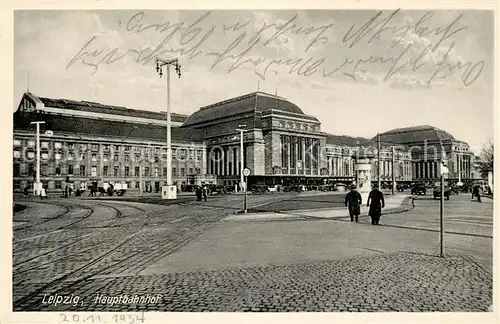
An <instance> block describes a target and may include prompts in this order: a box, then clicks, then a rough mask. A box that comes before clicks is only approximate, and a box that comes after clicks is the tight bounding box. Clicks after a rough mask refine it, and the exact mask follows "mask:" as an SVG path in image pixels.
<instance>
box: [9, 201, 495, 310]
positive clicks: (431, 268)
mask: <svg viewBox="0 0 500 324" xmlns="http://www.w3.org/2000/svg"><path fill="white" fill-rule="evenodd" d="M283 197H285V196H281V195H273V194H271V195H254V196H251V197H249V206H250V207H257V206H262V205H266V204H273V203H274V202H276V201H279V200H280V199H283ZM286 198H287V199H289V197H288V196H286ZM312 199H318V198H317V197H312ZM241 200H242V197H240V196H228V197H222V198H218V199H210V200H209V201H208V202H206V203H205V202H202V203H200V202H195V201H192V202H183V203H182V205H180V204H173V205H169V206H164V205H152V204H151V205H147V204H140V203H132V202H125V201H104V200H99V201H91V200H77V199H54V200H51V199H49V200H47V201H46V202H44V203H39V202H31V203H30V202H29V201H22V202H21V203H23V204H27V205H30V206H29V207H30V208H29V209H28V210H26V211H23V212H22V214H19V215H14V219H16V218H17V219H19V218H20V217H22V218H23V220H22V222H23V223H24V224H28V225H29V226H28V225H21V226H19V227H18V226H16V227H15V228H14V236H13V265H14V267H13V298H14V310H15V311H18V310H39V309H42V308H43V309H44V310H52V309H53V310H56V308H50V306H46V305H45V306H44V305H42V303H41V301H42V300H43V297H44V295H45V294H48V293H52V294H55V293H57V294H74V295H80V296H81V297H82V298H87V299H86V300H85V303H84V305H83V306H82V307H79V308H73V309H72V310H75V311H76V310H141V309H146V310H161V311H169V310H177V311H205V310H206V311H263V310H267V311H310V310H318V311H319V310H325V311H328V310H330V311H332V310H333V311H337V310H339V311H343V310H347V311H381V310H405V309H406V308H402V307H403V306H401V305H406V306H408V305H410V304H411V305H417V306H416V309H412V310H484V309H486V308H487V307H488V305H489V303H490V302H488V300H490V301H491V275H490V274H489V273H488V272H484V271H483V270H482V269H481V268H480V267H478V266H477V264H475V263H472V262H470V260H469V259H463V258H452V259H437V258H432V257H423V256H419V255H414V254H400V255H389V256H379V257H377V258H378V259H377V258H374V259H353V260H346V261H342V262H340V261H331V262H306V263H303V264H298V265H286V266H284V265H282V266H278V265H275V266H264V267H252V268H240V269H225V270H216V271H198V272H179V273H172V274H164V275H163V274H162V275H152V276H138V275H137V274H138V273H140V272H141V271H142V270H144V269H145V268H146V267H147V266H149V265H151V264H152V263H154V262H155V261H157V260H159V259H161V258H162V257H165V256H167V255H170V254H172V253H174V252H176V251H178V250H180V249H181V248H182V247H184V246H185V245H187V244H188V243H189V242H191V241H192V240H193V239H195V238H196V237H197V236H198V235H200V234H201V233H203V232H205V231H207V229H209V228H210V227H212V226H213V225H214V224H216V223H217V222H218V221H219V220H220V219H222V218H223V217H225V216H227V215H228V214H231V213H233V212H235V211H237V210H239V209H240V208H241ZM51 203H53V204H55V205H54V207H53V208H52V209H47V206H48V205H46V204H51ZM31 225H32V226H31ZM386 258H387V259H386ZM397 269H400V270H401V272H399V273H400V274H398V275H397V271H399V270H397ZM389 273H390V274H391V275H388V274H389ZM346 274H351V275H346ZM96 276H99V277H101V278H96ZM372 278H373V281H372ZM412 278H421V283H427V284H428V286H426V285H425V284H420V285H417V284H416V281H418V279H412ZM391 281H392V282H393V283H394V282H395V283H396V284H395V285H390V287H389V286H387V283H388V282H391ZM391 287H392V288H391ZM398 287H399V288H398ZM422 287H424V288H425V289H424V290H422V289H421V288H422ZM97 293H99V294H106V295H116V294H128V295H131V294H142V295H146V294H153V293H154V294H156V293H160V294H162V295H163V299H162V302H161V303H153V304H148V305H140V306H139V305H137V307H136V306H134V305H116V306H114V307H110V306H109V305H103V304H99V305H97V304H95V303H92V302H91V301H89V300H88V298H92V296H95V295H96V294H97ZM398 294H399V295H398ZM401 294H403V295H401ZM366 296H367V297H369V296H373V298H371V299H370V298H368V299H366V298H364V297H366ZM415 296H417V297H415ZM358 297H359V298H360V300H361V299H362V301H365V303H364V304H363V303H362V302H361V303H358ZM435 298H437V299H435ZM439 298H441V299H439ZM476 299H477V301H476ZM396 300H400V301H404V303H399V304H398V302H396ZM339 301H340V304H339ZM372 301H373V302H372ZM384 301H385V302H386V303H384ZM407 301H408V303H406V302H407ZM419 301H427V303H419ZM367 303H368V304H370V305H371V308H367V307H364V306H367V305H366V304H367ZM387 305H389V306H390V307H392V308H389V309H387V307H386V306H387ZM358 306H359V307H358ZM362 306H363V307H362ZM406 306H405V307H406ZM428 306H432V308H427V307H428ZM483 306H484V307H483ZM44 307H49V308H44ZM61 309H64V307H62V308H61V307H59V308H57V310H61Z"/></svg>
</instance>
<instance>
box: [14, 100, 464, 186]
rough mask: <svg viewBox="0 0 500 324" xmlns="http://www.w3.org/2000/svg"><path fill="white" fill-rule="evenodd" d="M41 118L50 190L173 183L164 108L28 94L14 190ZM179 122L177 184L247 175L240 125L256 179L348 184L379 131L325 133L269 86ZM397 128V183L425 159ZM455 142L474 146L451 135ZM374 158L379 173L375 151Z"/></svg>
mask: <svg viewBox="0 0 500 324" xmlns="http://www.w3.org/2000/svg"><path fill="white" fill-rule="evenodd" d="M174 111H175V108H174ZM39 120H40V121H44V122H45V124H42V127H41V129H42V131H41V132H40V133H41V136H40V137H41V140H40V143H41V145H40V146H41V181H42V182H43V183H45V184H46V185H47V186H48V189H49V190H59V189H62V187H63V186H64V181H65V179H66V178H67V177H69V179H70V182H71V183H73V185H74V187H78V186H80V184H82V183H83V184H85V183H91V182H95V181H105V182H110V183H124V184H127V185H128V188H129V190H132V191H138V190H139V188H140V187H141V188H142V189H143V191H145V192H155V191H157V190H159V189H160V188H161V186H163V185H165V184H166V114H165V113H164V112H153V111H145V110H141V109H131V108H125V107H119V106H113V105H109V104H101V103H96V102H90V101H75V100H69V99H55V98H45V97H39V96H36V95H35V94H33V93H29V92H27V93H25V94H24V95H23V97H22V98H21V101H20V103H19V105H18V108H17V110H16V111H15V112H14V134H13V164H14V167H13V186H14V191H15V192H19V191H21V190H22V189H23V188H24V187H28V188H30V189H31V188H32V183H33V182H34V180H35V172H36V169H35V168H36V144H35V143H36V128H35V125H31V122H32V121H39ZM171 120H172V130H171V134H172V180H173V182H174V184H176V185H177V187H178V189H179V190H183V188H184V186H186V185H195V184H197V185H200V184H202V183H206V184H217V185H223V186H234V185H235V184H237V183H238V182H239V179H240V172H241V169H240V151H239V150H240V132H239V131H238V130H237V129H239V128H241V125H245V127H244V128H245V130H246V131H245V132H244V133H243V134H244V135H243V142H244V161H243V162H244V167H246V168H249V169H250V170H251V175H250V176H249V178H248V182H249V186H252V185H278V184H281V185H291V184H304V185H322V184H327V183H328V184H335V183H343V184H349V183H352V181H353V180H354V177H355V174H354V165H355V160H354V157H353V155H355V153H356V152H357V150H358V149H359V148H360V147H376V142H375V140H374V139H366V138H361V137H358V138H355V137H349V136H341V135H332V134H327V133H325V132H323V131H322V127H321V126H322V125H321V122H320V121H319V120H318V118H316V117H315V116H311V115H308V114H306V113H305V112H304V111H303V110H302V109H301V108H299V107H298V106H297V105H295V104H293V103H292V102H290V101H288V100H287V99H286V98H283V97H279V96H276V95H271V94H267V93H264V92H254V93H250V94H246V95H242V96H239V97H236V98H231V99H228V100H224V101H221V102H217V103H213V104H211V105H208V106H205V107H201V108H200V109H199V110H197V111H196V112H194V113H193V114H191V115H189V116H187V115H183V114H177V113H172V115H171ZM412 131H415V130H412ZM417 131H418V130H417ZM436 131H437V130H436ZM398 134H400V133H398V132H395V131H390V132H386V133H383V134H382V138H383V142H384V144H383V145H382V150H381V163H383V166H382V168H381V169H382V172H381V174H380V177H381V179H382V180H384V181H391V179H392V172H393V171H394V172H395V178H396V181H398V182H411V181H414V180H415V179H416V176H418V175H421V174H423V173H421V171H419V172H420V173H416V172H417V171H416V169H415V168H416V167H419V164H416V163H417V162H418V160H417V159H418V158H419V157H418V156H416V155H414V154H413V153H412V152H411V151H409V150H408V147H409V146H408V145H407V144H412V143H409V142H408V141H406V142H405V140H406V137H402V139H401V138H400V139H399V142H398V138H399V137H398V136H400V135H398ZM443 134H445V132H443ZM391 136H392V137H391ZM406 136H410V137H411V135H406ZM422 136H423V137H425V134H423V135H422ZM385 141H394V142H393V143H397V144H398V146H397V149H395V151H394V153H395V157H394V165H393V163H392V162H393V159H392V152H393V149H392V146H393V145H392V144H391V145H387V144H385ZM391 143H392V142H391ZM447 143H448V142H447ZM447 147H449V148H450V149H452V150H454V149H455V148H457V149H458V148H459V147H460V148H464V147H465V148H466V147H467V146H466V143H463V142H459V141H456V140H454V139H452V138H450V141H449V145H448V146H447ZM460 152H462V151H460ZM463 152H464V153H465V151H463ZM372 163H373V172H372V180H376V179H378V177H379V174H378V172H377V170H378V166H377V161H376V159H374V160H373V161H372ZM464 170H466V169H464Z"/></svg>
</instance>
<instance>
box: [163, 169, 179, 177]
mask: <svg viewBox="0 0 500 324" xmlns="http://www.w3.org/2000/svg"><path fill="white" fill-rule="evenodd" d="M165 174H167V173H166V171H165ZM176 175H177V168H172V176H173V177H174V176H176Z"/></svg>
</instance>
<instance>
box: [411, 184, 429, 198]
mask: <svg viewBox="0 0 500 324" xmlns="http://www.w3.org/2000/svg"><path fill="white" fill-rule="evenodd" d="M411 194H412V195H424V196H425V195H426V194H427V188H426V187H425V184H423V183H416V184H414V185H413V186H412V187H411Z"/></svg>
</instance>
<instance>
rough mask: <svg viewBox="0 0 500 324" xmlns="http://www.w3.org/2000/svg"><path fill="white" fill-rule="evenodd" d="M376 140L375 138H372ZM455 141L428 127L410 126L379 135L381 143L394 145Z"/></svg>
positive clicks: (444, 132)
mask: <svg viewBox="0 0 500 324" xmlns="http://www.w3.org/2000/svg"><path fill="white" fill-rule="evenodd" d="M372 140H373V141H376V140H377V136H375V137H373V138H372ZM447 140H452V141H455V140H456V139H455V137H454V136H453V135H451V134H450V133H448V132H446V131H444V130H442V129H439V128H437V127H434V126H430V125H422V126H412V127H405V128H396V129H392V130H390V131H387V132H384V133H380V141H381V142H389V143H396V144H412V143H421V142H424V141H436V142H439V141H447Z"/></svg>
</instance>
